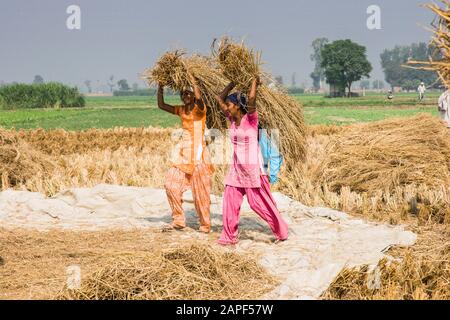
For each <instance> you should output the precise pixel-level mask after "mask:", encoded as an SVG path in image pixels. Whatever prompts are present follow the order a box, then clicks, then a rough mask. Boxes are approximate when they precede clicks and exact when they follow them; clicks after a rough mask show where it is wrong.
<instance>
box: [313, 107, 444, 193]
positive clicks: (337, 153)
mask: <svg viewBox="0 0 450 320" xmlns="http://www.w3.org/2000/svg"><path fill="white" fill-rule="evenodd" d="M449 138H450V137H449V133H448V130H447V129H446V128H445V127H444V126H443V124H442V123H441V122H440V121H439V120H438V119H437V118H435V117H433V116H431V115H427V114H420V115H417V116H415V117H412V118H404V119H392V120H385V121H380V122H376V123H372V124H364V125H360V126H356V127H355V128H352V129H348V130H346V131H344V132H343V133H342V134H340V135H339V136H337V137H336V138H334V139H333V140H332V141H331V142H330V145H329V147H328V156H327V157H326V158H325V159H324V160H323V162H322V164H321V169H320V170H318V172H319V173H320V174H319V177H318V182H319V183H321V184H327V185H328V186H329V187H330V189H331V190H332V191H335V192H339V191H340V190H341V188H343V187H349V188H350V190H351V191H355V192H360V193H368V194H369V195H374V194H376V193H377V192H379V191H386V192H388V193H393V192H394V191H395V189H396V188H397V187H402V186H406V185H414V186H418V185H421V184H425V185H427V186H428V187H430V188H432V187H435V188H441V187H442V186H447V187H448V186H450V139H449Z"/></svg>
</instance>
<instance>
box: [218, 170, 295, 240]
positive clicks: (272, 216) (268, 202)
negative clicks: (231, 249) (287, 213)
mask: <svg viewBox="0 0 450 320" xmlns="http://www.w3.org/2000/svg"><path fill="white" fill-rule="evenodd" d="M244 195H247V200H248V204H249V205H250V208H251V209H252V210H253V211H255V212H256V213H257V214H258V215H259V216H260V217H261V218H262V219H263V220H264V221H266V222H267V223H268V224H269V226H270V228H271V229H272V232H273V233H274V235H275V237H276V238H277V239H278V240H286V239H287V237H288V225H287V223H286V222H285V221H284V220H283V218H282V216H281V214H280V212H279V211H278V209H277V206H276V203H275V200H274V199H273V197H272V194H271V193H270V184H269V180H268V178H267V176H261V188H238V187H231V186H225V193H224V197H223V230H222V235H221V236H220V239H219V244H222V245H228V244H235V243H237V242H238V239H237V236H238V225H239V215H240V210H241V204H242V201H243V198H244Z"/></svg>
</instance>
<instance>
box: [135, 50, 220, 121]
mask: <svg viewBox="0 0 450 320" xmlns="http://www.w3.org/2000/svg"><path fill="white" fill-rule="evenodd" d="M188 71H189V72H190V73H191V74H192V75H193V76H194V77H195V78H196V80H197V85H198V87H199V88H200V90H201V92H202V95H203V99H204V101H205V103H206V105H207V107H208V113H207V126H208V128H216V129H224V128H226V121H225V119H224V117H223V115H222V114H221V113H220V108H219V106H218V104H217V102H216V99H215V94H217V93H219V92H220V91H222V90H223V88H224V87H225V86H226V80H225V78H224V77H223V76H222V75H221V74H220V72H219V70H217V69H216V68H214V66H213V65H212V61H211V60H210V59H208V58H207V57H203V56H199V55H193V56H186V55H185V53H184V52H183V51H175V52H167V53H165V54H164V55H163V56H162V57H161V58H160V59H159V60H158V61H157V62H156V64H155V66H154V67H153V68H152V69H147V70H145V71H144V73H143V78H144V79H145V80H146V81H147V83H148V85H149V86H157V85H159V84H161V85H163V86H166V87H168V88H170V89H172V90H174V91H183V90H187V89H191V88H192V83H191V81H190V79H189V77H188Z"/></svg>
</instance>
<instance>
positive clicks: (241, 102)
mask: <svg viewBox="0 0 450 320" xmlns="http://www.w3.org/2000/svg"><path fill="white" fill-rule="evenodd" d="M227 100H230V101H231V102H233V103H234V104H235V105H237V106H240V107H243V108H247V99H246V98H245V96H244V95H243V94H241V93H239V92H235V93H233V94H230V95H229V96H228V97H227Z"/></svg>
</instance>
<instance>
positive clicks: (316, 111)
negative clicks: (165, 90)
mask: <svg viewBox="0 0 450 320" xmlns="http://www.w3.org/2000/svg"><path fill="white" fill-rule="evenodd" d="M438 96H439V93H433V94H430V95H428V96H427V98H426V100H425V101H424V102H423V103H421V104H419V103H418V102H417V100H416V94H400V95H397V96H396V97H395V99H394V101H392V102H391V101H387V100H386V99H385V97H384V95H379V94H378V95H376V94H371V95H368V96H366V97H361V98H352V99H346V98H345V99H344V98H336V99H328V98H324V97H323V96H320V95H296V96H293V97H294V98H295V99H297V100H298V101H299V102H301V103H302V104H303V105H304V106H305V108H304V112H305V118H306V121H307V123H308V124H351V123H356V122H367V121H376V120H382V119H386V118H390V117H405V116H412V115H414V114H417V113H420V112H426V113H431V114H435V115H436V116H437V110H436V109H437V108H436V105H437V98H438ZM86 100H87V106H86V107H85V108H80V109H32V110H27V109H21V110H14V111H5V110H0V126H2V127H5V128H16V129H32V128H44V129H54V128H63V129H66V130H83V129H89V128H112V127H142V126H159V127H173V126H176V125H178V124H179V119H178V117H176V116H173V115H170V114H168V113H165V112H163V111H161V110H159V109H158V108H157V107H156V97H154V96H151V97H87V99H86ZM166 101H167V102H168V103H170V104H179V103H180V100H179V98H178V97H176V96H168V97H167V98H166Z"/></svg>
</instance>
